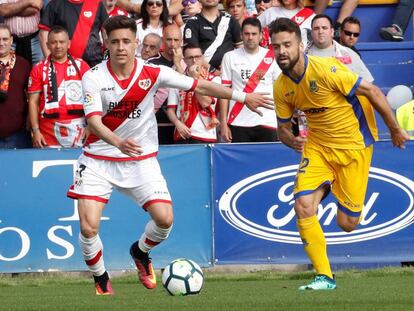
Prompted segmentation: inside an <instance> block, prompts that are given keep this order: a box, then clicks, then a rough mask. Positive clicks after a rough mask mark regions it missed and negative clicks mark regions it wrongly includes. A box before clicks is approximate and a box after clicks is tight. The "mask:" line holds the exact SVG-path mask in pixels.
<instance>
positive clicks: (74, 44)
mask: <svg viewBox="0 0 414 311" xmlns="http://www.w3.org/2000/svg"><path fill="white" fill-rule="evenodd" d="M99 3H100V1H96V0H84V1H83V4H82V8H81V12H80V14H79V20H78V23H77V24H76V28H75V31H74V32H73V36H72V38H71V40H70V49H69V53H70V54H71V55H73V56H75V57H79V58H82V56H83V52H84V51H85V49H86V46H87V45H88V41H89V36H90V33H91V29H92V26H93V23H94V21H95V17H96V13H97V12H98V8H99Z"/></svg>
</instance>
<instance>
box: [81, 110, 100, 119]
mask: <svg viewBox="0 0 414 311" xmlns="http://www.w3.org/2000/svg"><path fill="white" fill-rule="evenodd" d="M92 116H102V112H101V111H92V112H91V113H88V114H87V115H86V116H85V117H86V118H87V119H89V118H90V117H92Z"/></svg>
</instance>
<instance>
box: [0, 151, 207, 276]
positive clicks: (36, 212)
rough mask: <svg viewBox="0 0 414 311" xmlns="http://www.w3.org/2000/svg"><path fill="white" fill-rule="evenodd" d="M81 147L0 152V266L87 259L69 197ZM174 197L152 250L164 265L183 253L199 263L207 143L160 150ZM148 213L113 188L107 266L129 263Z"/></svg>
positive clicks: (76, 266) (203, 260) (75, 264)
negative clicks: (164, 236)
mask: <svg viewBox="0 0 414 311" xmlns="http://www.w3.org/2000/svg"><path fill="white" fill-rule="evenodd" d="M79 153H80V150H14V151H12V150H10V151H9V150H2V151H1V152H0V171H1V174H0V198H1V199H0V272H27V271H53V270H63V271H75V270H85V269H86V265H85V263H84V261H83V258H82V255H81V253H80V250H79V247H78V235H79V224H78V223H79V218H78V214H77V201H74V200H71V199H68V198H67V197H66V191H67V189H68V187H69V185H70V184H71V182H72V179H73V174H74V171H75V163H76V159H77V157H78V155H79ZM158 159H159V161H160V165H161V169H162V171H163V174H164V176H165V178H166V180H167V182H168V185H169V189H170V192H171V195H172V198H173V203H174V213H175V222H174V227H173V230H172V232H171V235H170V237H169V239H168V240H167V241H165V242H164V243H162V244H160V245H159V246H157V247H156V248H155V249H154V250H153V252H152V254H151V256H152V257H153V260H154V266H155V267H157V268H161V267H163V266H165V265H166V264H167V263H169V262H170V261H171V260H173V259H175V258H178V257H186V258H190V259H192V260H195V261H196V262H198V263H199V264H200V265H202V266H206V265H209V263H210V262H211V258H212V248H211V245H212V234H211V227H212V224H211V214H212V210H211V206H210V202H211V195H210V194H211V182H210V150H209V148H208V147H206V146H188V147H187V146H177V147H164V148H161V149H160V154H159V157H158ZM148 220H149V216H148V215H147V214H146V213H145V212H144V211H143V210H142V209H141V208H140V207H139V206H137V205H136V204H135V203H134V202H133V201H132V200H131V199H129V198H127V197H125V196H123V195H121V194H120V193H118V192H117V191H114V193H113V194H112V197H111V199H110V201H109V203H108V205H107V206H106V208H105V210H104V212H103V216H102V223H101V230H100V236H101V239H102V241H103V244H104V256H105V264H106V267H107V269H109V270H116V269H129V268H133V267H134V265H133V262H132V260H131V259H130V256H129V247H130V245H131V243H132V242H133V241H135V240H137V239H138V238H139V237H140V236H141V234H142V231H143V230H144V227H145V224H146V222H147V221H148Z"/></svg>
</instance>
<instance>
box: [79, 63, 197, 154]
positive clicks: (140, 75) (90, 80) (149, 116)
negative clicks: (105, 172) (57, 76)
mask: <svg viewBox="0 0 414 311" xmlns="http://www.w3.org/2000/svg"><path fill="white" fill-rule="evenodd" d="M82 84H83V88H84V92H85V101H84V109H85V115H86V117H87V118H89V117H91V116H93V115H101V116H102V122H103V123H104V124H105V125H106V126H107V127H108V128H109V129H110V130H112V131H113V132H114V133H115V134H116V135H118V136H119V137H121V138H124V139H126V138H128V137H131V138H134V139H135V141H136V142H137V143H138V144H139V145H140V146H141V148H142V149H143V153H142V154H141V155H140V156H138V157H129V156H127V155H126V154H123V153H122V152H121V151H120V150H119V149H118V148H116V147H114V146H112V145H110V144H108V143H106V142H105V141H103V140H102V139H100V138H98V137H97V136H95V135H93V134H92V135H90V136H89V137H88V140H87V141H86V144H85V146H84V154H85V155H86V156H88V157H92V158H96V159H104V160H110V161H134V160H142V159H146V158H149V157H153V156H155V155H156V154H157V152H158V136H157V122H156V119H155V114H154V95H155V92H156V91H157V89H158V87H170V88H179V89H184V90H194V89H195V87H196V86H197V81H196V80H194V79H192V78H190V77H186V76H183V75H180V74H179V73H177V72H175V71H174V70H172V69H171V68H168V67H165V66H159V67H158V66H154V65H149V64H144V62H143V61H142V60H139V59H135V65H134V70H133V72H132V74H131V76H130V78H129V79H127V80H122V81H120V80H119V79H118V78H117V77H116V75H115V74H114V73H113V72H112V70H111V68H110V64H109V61H105V62H102V63H101V64H99V65H97V66H95V67H94V68H92V69H91V70H89V71H88V72H87V73H86V74H85V76H84V78H83V79H82Z"/></svg>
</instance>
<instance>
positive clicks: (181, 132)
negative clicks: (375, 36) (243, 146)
mask: <svg viewBox="0 0 414 311" xmlns="http://www.w3.org/2000/svg"><path fill="white" fill-rule="evenodd" d="M328 3H329V0H314V7H313V8H312V7H304V3H303V0H254V1H253V0H223V2H222V3H220V2H219V0H182V1H181V0H101V1H96V0H49V1H48V0H0V16H1V17H2V20H1V22H2V23H1V24H0V70H1V74H0V82H1V85H0V147H1V148H28V147H36V148H44V147H78V146H80V145H81V144H82V142H83V141H84V138H85V136H86V135H87V130H86V124H85V121H84V118H83V115H82V107H81V105H82V96H83V95H82V87H81V84H80V80H81V77H82V75H83V73H84V72H85V71H86V70H87V69H89V68H92V67H93V66H95V65H96V64H98V63H100V62H101V61H102V60H103V59H105V44H104V43H105V38H106V35H105V33H104V31H103V30H102V25H103V23H104V22H105V20H107V19H108V18H111V17H112V16H117V15H127V16H130V17H132V18H134V19H135V20H136V23H137V28H138V31H137V40H138V48H137V50H136V56H137V57H140V58H142V59H143V60H144V61H146V62H149V63H152V64H156V65H165V66H168V67H171V68H173V69H175V70H176V71H178V72H180V73H184V74H186V75H189V76H192V77H195V76H196V77H199V78H200V79H208V80H211V81H216V82H218V83H221V79H222V80H223V81H227V80H230V81H233V82H234V81H235V80H234V79H236V80H237V79H238V80H240V85H239V86H238V88H239V89H240V90H245V89H246V88H245V87H246V86H247V85H248V84H251V81H252V80H254V79H253V78H256V79H262V80H263V79H264V78H263V77H264V76H265V75H266V72H259V75H257V72H255V69H256V67H257V66H260V64H261V63H262V62H263V61H265V62H268V60H267V59H272V58H273V56H272V55H270V56H269V55H268V53H267V52H266V51H267V49H269V51H270V52H269V53H270V54H271V52H272V51H271V50H272V49H271V45H270V43H271V42H270V38H269V31H268V25H269V24H270V23H271V22H272V21H273V20H274V19H276V18H279V17H287V18H290V19H292V20H293V21H295V22H296V23H297V24H298V25H299V26H300V28H301V31H302V41H303V46H304V50H305V51H306V53H308V54H310V55H318V56H323V57H336V58H337V59H339V60H340V61H342V62H343V63H344V64H345V65H346V66H348V67H349V68H350V70H352V71H355V72H357V73H358V74H359V75H361V76H362V77H363V78H364V79H366V80H367V81H373V80H374V78H373V77H372V75H371V74H370V72H369V70H368V69H367V67H366V66H365V65H364V63H363V60H362V59H361V57H360V54H359V52H358V51H357V49H356V47H355V45H356V43H357V42H358V38H359V35H360V33H361V23H360V21H359V20H358V19H357V18H355V17H353V16H352V13H353V10H354V9H355V8H356V6H357V5H358V0H344V1H343V5H342V8H341V10H340V11H339V16H338V18H337V20H336V21H335V22H334V21H333V20H332V19H331V18H330V17H329V16H327V15H324V14H323V11H324V10H325V8H326V7H327V5H328ZM412 10H413V2H412V1H407V0H401V3H400V4H399V5H398V6H397V10H396V14H395V17H394V19H393V20H392V22H391V24H390V26H387V27H384V28H381V29H380V35H381V36H382V37H383V38H384V39H386V40H392V41H401V40H403V32H404V30H405V28H406V27H407V24H408V20H409V18H410V15H411V14H412ZM246 20H248V21H249V22H248V26H247V28H248V31H247V32H246V34H243V31H242V29H245V28H246V27H243V25H244V24H243V23H244V22H245V21H246ZM252 20H258V25H257V26H258V27H256V26H252V25H256V24H255V22H252ZM256 28H257V29H259V34H258V37H257V38H256V37H254V34H252V33H255V30H254V29H256ZM252 29H253V30H254V31H253V30H252ZM247 36H249V38H247ZM253 37H254V38H253ZM257 39H259V46H260V48H259V47H256V46H255V48H254V53H253V52H252V51H253V50H252V49H250V50H249V46H250V47H251V46H252V44H253V45H255V44H256V43H254V42H256V40H257ZM253 41H254V42H253ZM183 47H184V51H185V52H183ZM186 47H188V48H186ZM246 47H247V48H246ZM239 48H240V49H239ZM259 50H260V51H261V52H260V53H258V52H257V51H259ZM246 51H250V52H251V53H250V54H251V55H249V57H250V58H251V61H249V60H248V58H246V59H247V61H243V59H242V58H243V57H244V56H246V55H247V54H246ZM243 52H244V54H243V55H239V54H240V53H243ZM256 54H257V56H254V55H256ZM252 55H253V56H252ZM241 56H243V57H241ZM254 57H257V59H256V58H254ZM223 59H225V61H223ZM242 63H243V64H244V65H243V64H242ZM252 64H255V65H254V66H252ZM255 66H256V67H255ZM253 67H255V68H253ZM276 67H277V65H276ZM272 68H273V67H272ZM272 70H273V71H275V70H276V69H272ZM30 71H31V73H30ZM261 71H263V69H261ZM273 71H272V72H273ZM276 71H277V72H280V70H276ZM276 76H277V75H274V74H273V73H272V74H270V77H271V79H275V78H276ZM220 77H221V79H220ZM271 82H272V81H271ZM223 83H224V82H223ZM254 91H255V88H251V89H250V92H254ZM270 92H272V90H271V89H270ZM189 100H190V101H191V102H192V105H193V107H192V106H191V105H190V106H189V104H188V101H189ZM185 101H187V102H185ZM233 104H234V103H233ZM233 104H231V105H233ZM221 105H224V106H226V107H227V109H222V108H221ZM228 105H229V103H228V102H225V101H224V102H223V103H220V102H217V100H216V99H214V98H208V99H206V98H202V97H200V96H196V95H194V94H186V93H185V92H176V91H175V90H168V89H160V90H159V91H158V92H157V94H156V97H155V113H156V116H157V122H158V125H159V133H158V134H159V141H160V144H172V143H181V142H183V141H184V142H185V141H186V140H187V142H190V143H191V142H192V143H199V142H202V141H206V142H215V141H227V142H228V141H231V139H230V138H231V137H232V135H231V131H230V130H229V129H231V128H232V129H233V131H235V130H236V129H237V127H243V126H246V127H247V128H248V127H249V126H251V125H252V124H254V125H255V126H256V125H257V126H259V127H263V128H266V129H269V128H270V129H272V131H273V130H274V128H273V127H271V126H270V127H269V126H268V124H267V123H268V120H267V119H266V118H268V117H266V116H262V117H259V116H258V115H255V116H254V118H259V120H255V121H252V119H249V117H248V116H247V117H243V118H241V120H242V122H243V120H246V124H242V123H241V124H240V120H239V121H238V122H236V123H233V124H231V123H232V122H234V118H233V119H232V117H231V116H230V113H231V111H230V110H231V109H229V106H228ZM231 105H230V106H231ZM194 107H196V110H191V109H193V108H194ZM194 109H195V108H194ZM220 112H221V114H229V115H220ZM188 115H192V116H193V117H194V115H196V116H197V118H196V119H194V118H192V121H193V122H188ZM6 116H7V117H6ZM260 118H263V119H262V120H260ZM194 120H199V121H200V122H198V121H197V122H196V121H194ZM206 120H207V121H206ZM219 120H220V122H219ZM229 120H230V121H229ZM194 122H196V123H194ZM229 122H230V123H229ZM193 123H194V124H193ZM234 124H237V126H236V127H235V126H234ZM202 126H205V128H204V130H203V128H202ZM274 126H276V121H274ZM193 131H195V132H193ZM220 132H221V133H220ZM265 132H266V131H265ZM265 132H263V133H265ZM200 133H201V134H200ZM212 133H213V134H212ZM200 135H201V136H200ZM212 135H213V136H214V137H213V136H212ZM236 136H237V135H236ZM239 136H240V135H239ZM242 136H243V135H242ZM270 136H272V135H270ZM274 136H275V135H274ZM266 137H269V136H268V135H267V136H266ZM276 139H277V138H276V136H275V138H274V139H266V140H267V141H274V140H276ZM234 141H237V142H242V141H263V139H261V138H254V139H253V140H248V139H245V140H243V139H237V140H234Z"/></svg>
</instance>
